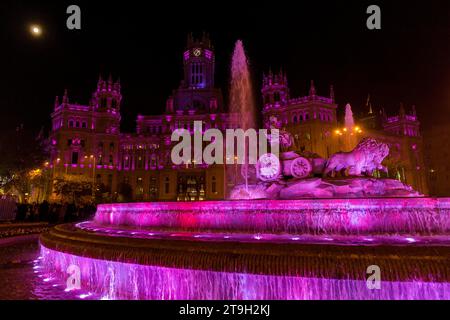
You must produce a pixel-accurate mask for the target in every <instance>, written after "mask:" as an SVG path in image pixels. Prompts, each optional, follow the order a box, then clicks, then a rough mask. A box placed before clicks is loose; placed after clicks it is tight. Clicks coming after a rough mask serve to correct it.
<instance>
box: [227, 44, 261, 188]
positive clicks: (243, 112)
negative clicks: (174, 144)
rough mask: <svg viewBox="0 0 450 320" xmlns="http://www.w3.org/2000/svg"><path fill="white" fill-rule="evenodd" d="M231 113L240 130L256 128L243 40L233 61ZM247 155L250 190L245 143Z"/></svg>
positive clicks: (245, 171)
mask: <svg viewBox="0 0 450 320" xmlns="http://www.w3.org/2000/svg"><path fill="white" fill-rule="evenodd" d="M230 112H231V113H233V114H236V115H238V128H240V129H243V130H244V131H245V130H247V129H250V128H255V127H256V123H255V100H254V97H253V87H252V81H251V76H250V71H249V67H248V60H247V56H246V55H245V50H244V45H243V43H242V41H241V40H238V41H236V45H235V47H234V52H233V57H232V60H231V85H230ZM245 155H246V158H247V159H246V163H245V164H244V165H243V166H244V168H243V172H244V174H243V176H244V179H245V185H246V188H248V145H247V142H246V143H245ZM234 174H236V172H235V173H234ZM236 178H237V177H236Z"/></svg>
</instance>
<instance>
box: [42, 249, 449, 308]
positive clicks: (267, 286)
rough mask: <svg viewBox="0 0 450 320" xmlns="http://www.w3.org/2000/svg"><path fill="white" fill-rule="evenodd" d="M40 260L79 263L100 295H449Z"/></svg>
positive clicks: (50, 264) (389, 284)
mask: <svg viewBox="0 0 450 320" xmlns="http://www.w3.org/2000/svg"><path fill="white" fill-rule="evenodd" d="M42 256H43V257H44V259H43V265H44V266H46V267H47V268H51V269H53V270H55V271H56V273H57V274H59V275H60V276H65V270H67V267H68V266H69V265H77V266H80V269H81V272H82V277H81V278H82V289H83V288H88V289H89V290H95V292H96V294H97V295H98V296H100V297H102V299H155V300H204V299H208V300H221V299H223V300H248V299H250V300H259V299H270V300H304V299H308V300H327V299H333V300H348V299H351V300H355V299H356V300H360V299H373V300H377V299H383V300H385V299H392V300H393V299H402V300H403V299H420V300H423V299H431V300H440V299H449V298H450V284H449V283H435V282H423V281H411V282H400V281H385V282H383V283H382V287H381V289H380V290H369V289H368V288H367V286H366V282H365V281H360V280H350V279H325V278H306V277H301V276H299V277H287V276H272V275H257V274H247V273H230V272H212V271H207V270H189V269H174V268H164V267H153V266H145V265H137V264H129V263H121V262H113V261H105V260H99V259H91V258H84V257H79V256H75V255H71V254H66V253H63V252H58V251H52V250H48V249H46V248H42Z"/></svg>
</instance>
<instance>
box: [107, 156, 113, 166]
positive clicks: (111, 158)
mask: <svg viewBox="0 0 450 320" xmlns="http://www.w3.org/2000/svg"><path fill="white" fill-rule="evenodd" d="M108 162H109V165H110V166H112V165H114V160H113V156H112V155H109V161H108Z"/></svg>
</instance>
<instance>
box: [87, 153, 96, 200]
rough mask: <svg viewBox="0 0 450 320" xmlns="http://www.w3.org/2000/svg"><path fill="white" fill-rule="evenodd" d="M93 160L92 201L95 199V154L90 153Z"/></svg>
mask: <svg viewBox="0 0 450 320" xmlns="http://www.w3.org/2000/svg"><path fill="white" fill-rule="evenodd" d="M89 158H91V159H92V160H93V163H94V164H93V166H92V201H94V200H95V160H96V158H95V156H94V155H93V154H91V155H90V157H89Z"/></svg>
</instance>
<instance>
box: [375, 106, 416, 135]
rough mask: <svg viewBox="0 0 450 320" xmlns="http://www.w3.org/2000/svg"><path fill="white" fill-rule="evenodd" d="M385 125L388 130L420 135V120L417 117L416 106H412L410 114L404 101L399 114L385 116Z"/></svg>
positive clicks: (399, 133) (397, 133)
mask: <svg viewBox="0 0 450 320" xmlns="http://www.w3.org/2000/svg"><path fill="white" fill-rule="evenodd" d="M383 127H384V129H385V130H386V131H388V132H390V133H393V134H396V135H401V136H409V137H419V136H420V122H419V121H418V119H417V114H416V107H415V106H413V107H412V111H411V113H410V114H408V113H407V112H406V109H405V106H404V105H403V103H401V104H400V108H399V113H398V115H395V116H392V117H388V116H386V115H385V116H384V117H383Z"/></svg>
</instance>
